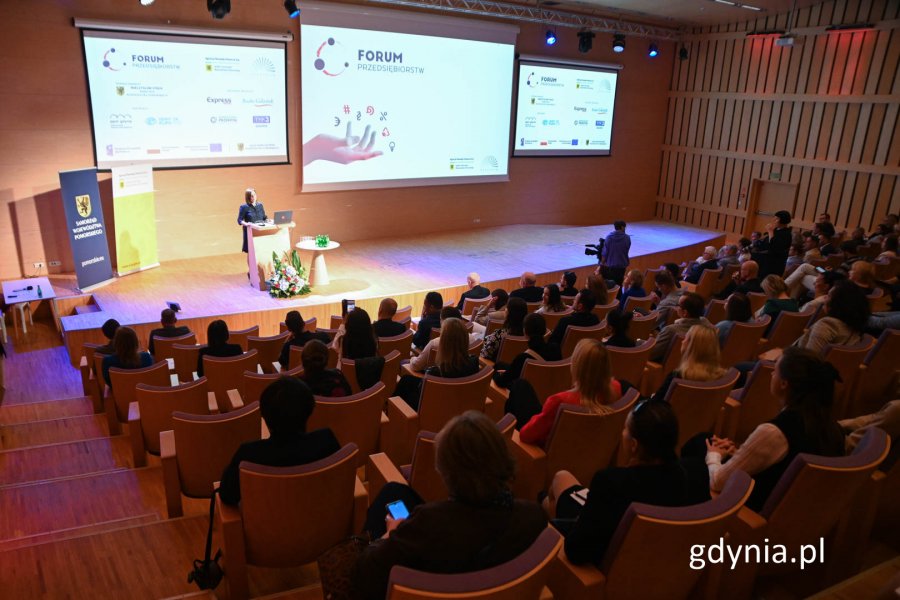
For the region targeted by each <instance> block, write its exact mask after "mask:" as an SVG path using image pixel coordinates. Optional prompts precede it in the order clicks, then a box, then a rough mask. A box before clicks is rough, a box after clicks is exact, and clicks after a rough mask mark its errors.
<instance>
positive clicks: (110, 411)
mask: <svg viewBox="0 0 900 600" xmlns="http://www.w3.org/2000/svg"><path fill="white" fill-rule="evenodd" d="M103 408H104V409H105V410H106V424H107V425H108V426H109V435H120V434H121V433H122V424H121V423H119V415H118V414H116V398H115V396H113V392H112V388H106V393H105V394H104V396H103Z"/></svg>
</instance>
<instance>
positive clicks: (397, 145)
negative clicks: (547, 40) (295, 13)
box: [300, 3, 518, 191]
mask: <svg viewBox="0 0 900 600" xmlns="http://www.w3.org/2000/svg"><path fill="white" fill-rule="evenodd" d="M303 18H304V22H303V23H302V24H301V26H300V52H301V69H300V70H301V85H302V90H301V92H302V93H301V98H302V100H301V102H302V111H301V112H302V115H303V118H302V121H303V124H302V125H303V133H302V140H303V149H302V153H303V191H325V190H341V189H362V188H386V187H400V186H418V185H435V184H451V183H478V182H488V181H507V180H508V173H507V167H508V162H509V160H508V158H509V129H510V110H511V106H512V76H513V57H514V44H515V36H516V33H517V32H518V29H517V28H515V27H510V26H508V25H497V24H489V23H480V22H477V21H475V22H473V21H468V20H461V19H453V18H446V17H434V16H430V15H416V14H409V13H403V12H398V11H386V10H381V9H371V8H367V7H360V6H354V7H351V8H349V9H348V8H347V7H341V6H337V5H326V4H321V3H318V4H313V3H304V5H303Z"/></svg>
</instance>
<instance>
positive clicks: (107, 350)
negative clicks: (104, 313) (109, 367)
mask: <svg viewBox="0 0 900 600" xmlns="http://www.w3.org/2000/svg"><path fill="white" fill-rule="evenodd" d="M118 330H119V322H118V321H116V320H115V319H107V320H106V322H105V323H103V327H101V328H100V331H102V332H103V337H105V338H106V343H105V344H103V345H102V346H97V347H96V348H94V354H113V353H114V352H115V351H116V348H115V345H114V344H113V339H114V338H115V337H116V331H118Z"/></svg>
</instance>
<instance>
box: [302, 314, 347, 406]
mask: <svg viewBox="0 0 900 600" xmlns="http://www.w3.org/2000/svg"><path fill="white" fill-rule="evenodd" d="M354 312H355V311H354ZM328 353H329V350H328V346H326V345H325V344H323V343H322V342H320V341H319V340H310V341H309V342H307V343H306V344H305V345H304V346H303V352H301V353H300V361H301V362H302V364H303V373H301V374H300V376H299V377H300V379H302V380H303V382H304V383H305V384H306V385H308V386H309V389H311V390H312V393H313V394H315V395H316V396H326V397H329V398H335V397H341V396H349V395H350V394H352V393H353V391H352V390H351V388H350V384H349V383H348V382H347V378H346V377H344V374H343V373H341V372H340V371H339V370H337V369H329V368H328Z"/></svg>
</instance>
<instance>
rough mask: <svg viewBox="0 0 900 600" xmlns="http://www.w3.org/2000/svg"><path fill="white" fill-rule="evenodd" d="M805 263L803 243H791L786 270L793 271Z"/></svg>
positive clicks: (785, 265)
mask: <svg viewBox="0 0 900 600" xmlns="http://www.w3.org/2000/svg"><path fill="white" fill-rule="evenodd" d="M802 264H803V244H791V249H790V250H789V251H788V258H787V262H786V263H784V272H785V273H787V272H789V271H793V270H794V269H796V268H797V267H799V266H800V265H802Z"/></svg>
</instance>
